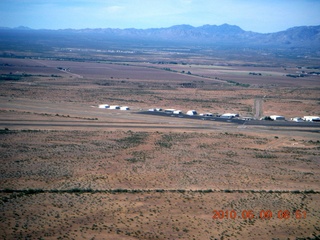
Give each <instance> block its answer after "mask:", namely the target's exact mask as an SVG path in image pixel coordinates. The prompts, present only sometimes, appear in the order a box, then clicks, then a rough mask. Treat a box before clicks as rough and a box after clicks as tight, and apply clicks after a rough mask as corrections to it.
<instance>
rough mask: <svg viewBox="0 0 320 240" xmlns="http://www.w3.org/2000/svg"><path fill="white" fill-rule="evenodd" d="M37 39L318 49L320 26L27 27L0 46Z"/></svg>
mask: <svg viewBox="0 0 320 240" xmlns="http://www.w3.org/2000/svg"><path fill="white" fill-rule="evenodd" d="M15 34H16V35H17V36H20V37H23V35H26V36H28V37H27V38H31V39H32V38H34V39H36V40H39V39H42V38H54V39H56V40H57V43H59V41H63V42H64V44H66V42H67V41H68V39H70V40H71V39H72V40H73V41H75V40H76V39H77V40H79V41H95V42H101V41H102V42H103V41H104V40H108V41H110V40H117V39H118V40H130V41H138V42H139V41H142V42H155V41H156V42H166V43H170V42H171V43H183V44H188V43H192V44H197V45H201V44H206V45H207V44H232V45H246V46H247V45H248V46H282V47H308V48H316V49H320V26H300V27H293V28H290V29H287V30H285V31H280V32H275V33H257V32H251V31H245V30H243V29H241V28H240V27H239V26H236V25H229V24H223V25H220V26H217V25H203V26H200V27H193V26H191V25H176V26H172V27H168V28H149V29H136V28H127V29H118V28H94V29H91V28H86V29H61V30H45V29H43V30H33V29H30V28H28V27H18V28H0V36H1V38H0V44H3V42H2V40H4V39H6V37H11V38H12V39H14V35H15Z"/></svg>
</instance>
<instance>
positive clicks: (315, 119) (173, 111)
mask: <svg viewBox="0 0 320 240" xmlns="http://www.w3.org/2000/svg"><path fill="white" fill-rule="evenodd" d="M99 108H104V109H115V110H123V111H127V110H130V108H129V107H128V106H118V105H111V106H109V105H108V104H100V105H99ZM148 111H150V112H164V113H167V114H176V115H180V114H183V112H182V111H181V110H176V109H164V110H163V109H162V108H150V109H149V110H148ZM186 115H189V116H196V115H198V112H197V111H196V110H189V111H187V112H186ZM199 116H204V117H213V114H212V113H200V114H199ZM218 117H221V118H228V119H231V118H236V117H239V114H237V113H224V114H222V115H219V116H218ZM260 120H273V121H281V120H282V121H285V120H286V119H285V117H284V116H279V115H271V116H267V117H264V118H261V119H260ZM290 120H291V121H294V122H320V117H319V116H304V117H294V118H291V119H290Z"/></svg>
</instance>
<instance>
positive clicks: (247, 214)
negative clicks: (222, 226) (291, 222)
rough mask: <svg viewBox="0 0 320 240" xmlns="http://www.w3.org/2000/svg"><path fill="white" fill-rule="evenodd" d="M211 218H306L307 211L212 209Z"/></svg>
mask: <svg viewBox="0 0 320 240" xmlns="http://www.w3.org/2000/svg"><path fill="white" fill-rule="evenodd" d="M212 213H213V216H212V219H244V220H250V219H266V220H270V219H273V218H277V219H283V220H286V219H290V218H293V219H306V218H307V211H305V210H299V209H297V210H294V211H292V212H290V211H289V210H286V209H284V210H278V211H271V210H260V212H254V211H253V210H242V211H241V213H239V214H238V213H237V212H236V211H235V210H213V212H212Z"/></svg>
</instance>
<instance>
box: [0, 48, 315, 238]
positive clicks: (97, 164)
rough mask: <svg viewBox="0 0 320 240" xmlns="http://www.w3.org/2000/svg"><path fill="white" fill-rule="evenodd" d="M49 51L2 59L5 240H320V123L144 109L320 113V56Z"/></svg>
mask: <svg viewBox="0 0 320 240" xmlns="http://www.w3.org/2000/svg"><path fill="white" fill-rule="evenodd" d="M50 54H52V57H49V53H46V55H43V54H35V55H31V54H30V53H29V52H28V53H26V52H23V53H21V52H20V53H19V52H12V54H11V55H10V54H8V53H7V54H6V56H4V54H2V57H1V58H0V76H1V79H0V84H1V88H0V156H1V158H0V161H1V165H0V173H1V174H0V176H1V178H0V186H1V189H0V212H1V214H0V229H1V231H0V232H1V233H0V236H1V239H258V238H259V239H317V238H319V237H320V226H319V222H320V208H319V204H318V203H319V201H320V177H319V176H320V157H319V156H320V145H319V144H320V135H319V133H320V124H319V126H317V125H315V126H313V127H310V128H302V127H299V123H297V126H294V127H292V126H291V127H285V126H284V127H277V126H263V125H261V126H251V125H237V124H233V123H228V122H214V121H199V120H196V119H194V120H193V119H185V118H177V117H170V116H168V117H165V116H153V115H146V114H138V113H139V112H141V111H146V110H148V109H149V108H157V107H158V108H163V109H165V108H174V109H180V110H182V111H183V112H186V111H188V110H190V109H196V110H197V112H198V113H203V112H211V113H213V114H223V113H226V112H233V113H239V114H240V116H243V117H254V116H255V112H256V111H255V106H254V104H255V100H256V99H260V100H261V105H262V106H260V107H261V109H260V110H261V112H262V113H263V116H268V115H273V114H276V115H283V116H285V117H286V119H290V118H291V117H297V116H300V117H302V116H306V115H319V114H320V98H319V90H320V87H319V81H320V77H319V75H312V74H308V75H307V76H304V77H301V76H296V75H299V74H301V72H302V71H304V72H318V71H319V69H318V68H317V65H316V63H317V61H318V60H317V59H315V60H312V59H311V60H310V59H302V60H301V59H291V58H290V59H289V58H288V59H285V58H284V59H281V60H279V59H278V58H273V56H268V57H263V58H262V57H261V58H258V59H257V60H256V61H254V59H252V58H250V59H251V60H250V61H248V60H247V61H246V60H245V56H243V57H239V56H236V57H235V56H228V57H225V58H222V57H221V56H220V55H219V56H218V57H216V56H213V55H210V54H202V55H201V54H188V53H185V52H183V53H182V52H181V51H180V52H179V50H172V51H168V50H166V51H151V50H148V51H147V50H144V52H143V54H142V53H139V54H138V53H137V50H136V49H128V50H127V51H121V52H120V51H119V52H117V51H113V50H112V51H110V52H97V51H93V50H90V49H88V50H86V51H80V50H79V49H78V50H76V49H72V51H71V50H70V49H68V51H67V50H66V49H63V50H55V52H50ZM17 56H19V57H17ZM263 56H264V55H263ZM80 59H82V60H81V61H80ZM287 75H291V76H294V77H290V76H287ZM99 104H109V105H119V106H129V107H130V110H129V111H120V110H111V109H100V108H98V105H99ZM268 210H270V211H269V212H268V214H265V212H267V211H268ZM217 211H218V212H219V211H224V214H223V215H218V216H217V215H216V213H217ZM226 211H228V213H226ZM231 211H232V214H231V215H230V212H231ZM270 212H271V213H272V216H271V215H270ZM220 213H221V212H220Z"/></svg>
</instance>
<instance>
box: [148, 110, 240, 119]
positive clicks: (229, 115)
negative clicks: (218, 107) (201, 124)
mask: <svg viewBox="0 0 320 240" xmlns="http://www.w3.org/2000/svg"><path fill="white" fill-rule="evenodd" d="M148 111H150V112H162V111H163V112H165V113H168V114H177V115H180V114H183V112H182V111H181V110H176V109H164V110H162V109H161V108H150V109H149V110H148ZM186 115H189V116H195V115H198V112H197V111H196V110H189V111H187V112H186ZM199 116H204V117H213V114H212V113H200V114H199ZM219 117H222V118H234V117H239V114H237V113H225V114H222V115H220V116H219Z"/></svg>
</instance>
